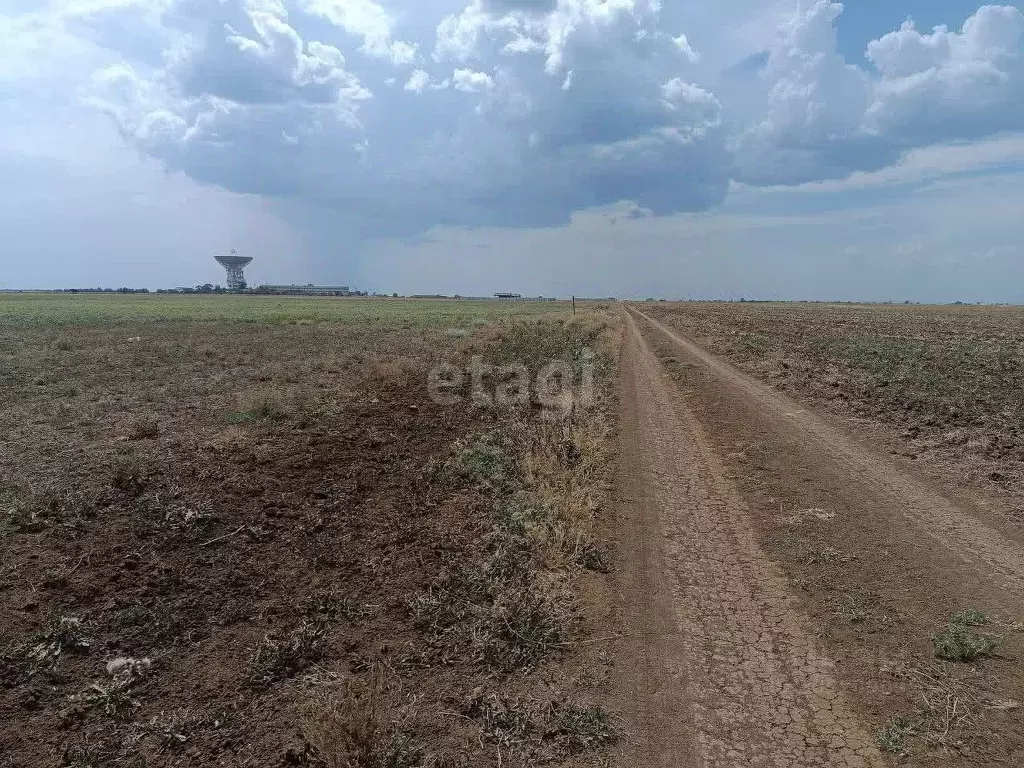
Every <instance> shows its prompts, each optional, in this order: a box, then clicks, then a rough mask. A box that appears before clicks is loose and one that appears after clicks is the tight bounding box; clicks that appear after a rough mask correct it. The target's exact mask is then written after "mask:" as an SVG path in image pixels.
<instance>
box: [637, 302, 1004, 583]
mask: <svg viewBox="0 0 1024 768" xmlns="http://www.w3.org/2000/svg"><path fill="white" fill-rule="evenodd" d="M628 311H629V312H630V313H635V315H636V316H638V317H640V318H643V321H645V322H647V323H649V324H650V326H651V327H652V328H654V329H656V330H657V331H659V332H660V333H661V334H663V335H664V336H665V337H666V338H668V339H669V340H671V342H672V343H673V344H674V345H675V347H676V348H677V349H678V350H679V352H680V353H681V354H682V355H684V356H685V357H687V358H689V359H690V360H692V361H693V362H696V363H698V364H699V365H701V366H702V367H704V368H705V369H706V370H708V371H709V372H710V373H711V374H712V375H714V376H715V378H716V379H717V381H718V383H719V386H722V387H726V388H730V389H732V390H733V391H735V392H737V393H738V394H739V395H740V396H741V397H743V398H745V399H746V400H747V401H748V402H750V403H751V404H752V405H754V406H755V407H756V408H757V409H758V410H759V411H760V412H761V413H763V414H765V416H766V418H767V419H770V420H773V421H775V422H777V423H779V424H783V425H785V426H784V427H783V428H784V430H785V431H786V432H789V433H791V434H798V435H799V436H800V439H801V440H803V441H804V442H805V443H806V444H807V445H808V447H810V448H812V449H813V450H815V451H817V452H818V453H819V454H820V455H821V456H822V457H825V458H826V459H827V460H831V461H832V462H833V463H835V464H836V465H837V466H842V467H845V468H846V470H847V471H848V473H849V475H850V476H851V479H853V478H859V479H863V478H870V479H871V483H872V486H873V491H874V493H875V495H876V496H878V497H879V498H880V499H881V500H882V501H883V502H884V504H885V506H886V508H887V509H890V510H893V513H894V514H899V515H901V516H902V517H903V518H904V519H906V520H907V521H908V522H910V523H911V524H912V525H913V526H914V527H915V529H916V530H918V531H919V532H920V533H921V534H922V535H924V536H926V537H929V538H931V539H932V540H934V541H935V542H936V543H938V544H939V545H941V546H942V547H943V548H944V549H946V550H948V551H949V552H950V553H951V554H952V555H953V556H954V557H956V558H957V559H959V560H960V561H962V562H964V563H966V564H968V565H970V566H971V567H972V570H974V571H976V572H978V573H982V574H985V576H986V578H987V579H988V580H989V581H990V582H992V586H994V587H996V588H999V589H1005V590H1008V591H1009V592H1010V593H1012V595H1013V596H1014V597H1016V598H1018V599H1019V598H1020V596H1021V595H1022V594H1024V547H1022V545H1021V542H1020V541H1019V540H1015V539H1014V538H1011V536H1010V535H1008V532H1006V533H1004V532H1002V531H1000V530H998V529H997V528H995V527H993V526H990V525H987V524H986V523H985V522H984V521H982V520H979V519H978V518H977V517H976V516H974V515H972V514H971V513H970V512H969V511H968V510H965V509H963V508H962V507H961V506H958V505H957V504H956V503H955V502H953V501H951V500H950V499H949V498H947V497H945V496H943V495H942V494H941V493H938V492H936V491H934V490H932V489H931V488H929V487H927V485H925V484H924V483H922V482H918V481H917V480H916V479H915V478H914V477H912V476H910V475H909V474H908V473H907V472H904V471H901V470H900V469H899V468H898V467H896V466H894V464H893V463H892V462H891V461H890V460H889V459H888V457H886V456H884V455H882V454H878V453H876V452H873V451H871V450H870V449H868V448H866V447H864V446H861V445H859V444H857V443H856V442H855V441H854V440H852V439H851V438H850V437H849V436H848V435H846V434H845V433H843V432H842V431H840V430H839V429H837V428H835V427H833V426H831V425H830V424H828V423H827V422H825V421H824V420H823V419H821V418H820V417H818V416H817V415H816V414H814V413H813V412H811V411H809V410H806V409H805V408H804V407H803V406H801V405H799V404H797V403H796V402H794V401H792V400H790V399H789V398H787V397H786V396H784V395H781V394H779V393H777V392H774V391H773V390H771V389H770V388H769V387H768V386H766V385H764V384H761V383H760V382H758V381H756V380H755V379H753V378H751V377H750V376H747V375H746V374H744V373H742V372H741V371H739V370H737V369H736V368H734V367H733V366H732V365H730V364H729V363H727V362H725V361H723V360H720V359H718V358H717V357H715V356H713V355H711V354H709V353H708V352H705V351H704V350H703V349H702V348H701V347H699V346H698V345H697V344H695V343H694V342H692V341H690V340H689V339H686V338H684V337H683V336H680V335H679V334H677V333H675V332H674V331H672V330H671V329H670V328H668V327H667V326H665V325H663V324H662V323H659V322H658V321H657V320H655V319H654V318H652V317H650V316H649V315H646V314H644V313H643V312H641V311H639V310H637V309H635V308H633V307H630V308H629V310H628Z"/></svg>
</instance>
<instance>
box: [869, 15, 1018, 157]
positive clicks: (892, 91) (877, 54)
mask: <svg viewBox="0 0 1024 768" xmlns="http://www.w3.org/2000/svg"><path fill="white" fill-rule="evenodd" d="M1022 41H1024V14H1022V13H1021V11H1020V10H1018V9H1017V8H1014V7H1012V6H991V5H990V6H984V7H982V8H980V9H979V10H978V12H977V13H976V14H975V15H974V16H972V17H971V18H969V19H968V20H967V22H966V23H965V24H964V26H963V30H962V31H961V32H959V33H957V32H951V31H949V30H948V29H947V28H946V27H936V28H935V30H934V31H933V32H932V33H931V34H927V33H921V32H918V31H917V30H916V29H915V27H914V24H913V22H909V21H908V22H907V23H905V24H904V25H903V26H902V27H901V28H900V29H899V30H898V31H896V32H890V33H889V34H887V35H885V36H884V37H882V38H881V39H879V40H874V41H872V42H871V43H870V44H869V45H868V51H867V56H868V58H869V59H870V60H871V62H872V63H873V64H874V65H875V67H877V68H878V70H879V72H881V74H882V78H881V80H880V81H879V82H878V83H876V85H875V88H874V94H873V99H872V103H871V105H870V107H869V108H868V110H867V114H866V115H865V124H866V128H867V130H868V131H870V132H872V133H874V134H876V135H879V136H885V137H887V138H888V139H889V140H890V141H893V142H897V143H899V144H901V145H905V146H920V145H921V144H924V143H928V142H935V141H943V140H948V139H951V138H959V139H968V138H975V137H978V136H985V135H989V134H991V133H993V132H996V131H1000V130H1008V129H1018V128H1024V56H1022V53H1024V50H1022Z"/></svg>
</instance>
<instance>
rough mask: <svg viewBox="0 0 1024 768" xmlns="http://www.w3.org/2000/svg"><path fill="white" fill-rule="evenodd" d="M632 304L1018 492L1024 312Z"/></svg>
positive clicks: (1023, 465) (776, 381)
mask: <svg viewBox="0 0 1024 768" xmlns="http://www.w3.org/2000/svg"><path fill="white" fill-rule="evenodd" d="M639 306H640V308H641V309H643V310H644V311H645V312H649V313H650V314H651V315H652V316H654V317H656V318H657V319H659V320H661V321H663V322H666V323H668V324H669V325H670V326H671V327H673V328H675V329H677V330H679V331H682V332H683V333H685V334H686V335H688V336H690V337H691V338H693V339H694V340H696V341H698V342H699V343H701V344H702V345H704V346H705V347H707V348H708V349H709V350H710V351H712V352H715V353H716V354H720V355H723V356H725V357H727V358H729V359H730V360H732V361H733V362H735V363H737V364H738V365H740V366H741V367H743V368H744V369H746V370H748V371H750V372H752V373H754V374H756V375H757V376H759V377H760V378H762V379H763V380H765V381H768V382H770V383H772V384H773V385H774V386H777V387H778V388H780V389H783V390H788V391H791V392H793V393H794V394H796V395H798V396H800V397H805V398H808V399H810V400H812V401H815V402H818V403H821V404H825V405H827V406H829V407H830V408H833V409H835V410H837V411H839V412H841V413H852V414H856V415H858V416H862V417H866V418H869V419H872V420H875V421H879V422H883V423H886V424H892V425H895V426H897V427H898V428H899V431H900V434H901V435H902V436H903V438H904V439H905V440H906V441H907V443H908V448H907V452H908V454H909V455H911V456H918V455H925V456H933V457H935V458H937V459H940V460H943V461H947V460H948V461H951V462H953V463H954V464H955V465H956V467H957V469H958V471H961V472H962V473H964V474H965V475H966V476H967V477H968V479H969V480H971V481H979V482H983V483H989V484H992V483H995V484H998V485H999V486H1001V487H1003V488H1005V489H1007V490H1011V491H1014V492H1017V493H1019V492H1021V491H1024V308H1019V307H952V306H950V307H929V306H877V305H871V306H855V305H827V304H759V303H748V304H722V303H685V304H650V303H648V304H641V305H639Z"/></svg>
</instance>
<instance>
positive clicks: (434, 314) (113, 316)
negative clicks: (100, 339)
mask: <svg viewBox="0 0 1024 768" xmlns="http://www.w3.org/2000/svg"><path fill="white" fill-rule="evenodd" d="M538 313H545V314H547V313H564V314H571V309H570V306H569V305H568V304H567V303H565V302H550V301H461V300H451V301H446V300H443V299H389V298H348V297H346V298H327V297H302V296H232V295H212V296H201V295H159V294H124V295H118V294H82V293H79V294H66V293H0V325H14V324H17V325H20V324H25V323H29V324H44V325H87V324H101V323H109V322H116V323H120V324H126V323H148V322H160V321H212V322H235V323H278V324H295V323H297V324H309V323H342V324H344V325H374V326H382V325H383V326H388V327H393V326H397V327H408V328H412V327H420V328H422V327H444V326H449V325H460V324H468V323H470V322H471V321H473V320H474V319H476V318H478V317H484V318H497V317H518V316H521V315H530V314H538Z"/></svg>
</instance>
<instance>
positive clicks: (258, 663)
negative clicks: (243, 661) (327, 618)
mask: <svg viewBox="0 0 1024 768" xmlns="http://www.w3.org/2000/svg"><path fill="white" fill-rule="evenodd" d="M326 635H327V626H326V623H325V622H323V621H315V620H309V619H307V620H305V621H303V622H302V623H301V624H300V625H299V626H298V627H296V628H295V629H294V630H292V631H291V632H289V633H288V634H287V635H286V636H284V637H273V636H270V635H268V636H266V637H265V638H263V641H262V642H261V643H260V644H259V645H257V646H256V647H255V648H253V649H252V652H251V653H250V655H249V680H250V682H251V683H253V684H255V685H266V684H268V683H272V682H274V681H276V680H282V679H285V678H288V677H292V676H293V675H295V674H297V673H299V672H301V671H302V670H304V669H306V667H308V666H309V665H310V664H312V663H313V662H315V661H318V660H319V659H320V658H321V656H322V647H321V646H322V645H323V641H324V639H325V637H326Z"/></svg>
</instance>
